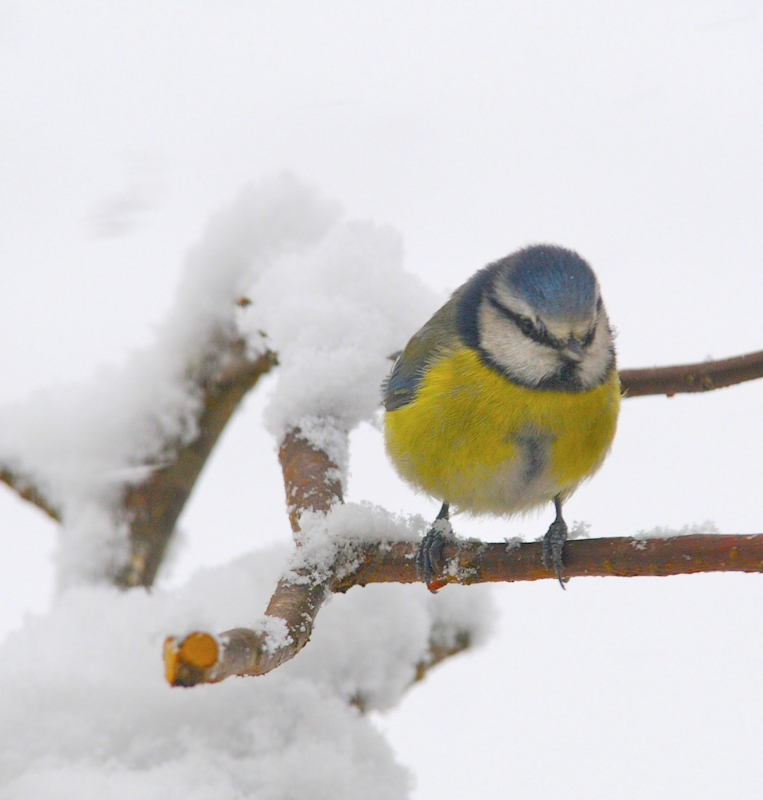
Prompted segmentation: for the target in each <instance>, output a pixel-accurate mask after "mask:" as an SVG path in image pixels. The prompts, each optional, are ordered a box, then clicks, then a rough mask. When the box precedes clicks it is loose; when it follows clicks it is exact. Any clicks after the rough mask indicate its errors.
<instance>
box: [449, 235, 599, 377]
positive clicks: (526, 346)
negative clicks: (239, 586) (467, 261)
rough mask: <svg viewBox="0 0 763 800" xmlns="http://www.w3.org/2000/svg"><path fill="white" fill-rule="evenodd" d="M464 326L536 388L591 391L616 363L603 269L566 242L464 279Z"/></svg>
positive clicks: (476, 343) (488, 356) (496, 362)
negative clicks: (602, 291)
mask: <svg viewBox="0 0 763 800" xmlns="http://www.w3.org/2000/svg"><path fill="white" fill-rule="evenodd" d="M459 326H460V333H461V336H462V338H463V339H464V340H465V341H466V343H467V344H469V345H470V346H472V347H475V348H476V349H477V350H478V351H479V352H480V354H481V355H482V357H483V359H484V360H485V361H486V362H487V363H488V364H489V365H490V366H492V367H493V368H495V369H497V370H499V371H500V372H502V373H504V374H505V375H506V376H507V377H509V378H511V379H512V380H513V381H516V382H517V383H521V384H523V385H525V386H528V387H531V388H537V389H550V390H557V391H572V392H580V391H586V390H588V389H591V388H593V387H594V386H597V385H599V384H600V383H602V382H603V381H604V380H605V379H606V378H607V376H608V375H609V374H610V371H611V370H612V369H613V368H614V364H615V349H614V344H613V341H612V331H611V329H610V326H609V321H608V319H607V314H606V311H605V310H604V305H603V303H602V300H601V294H600V292H599V284H598V281H597V280H596V276H595V275H594V273H593V270H592V269H591V268H590V267H589V266H588V264H587V263H586V262H585V261H584V260H583V259H582V258H581V257H580V256H579V255H578V254H577V253H575V252H573V251H572V250H565V249H564V248H561V247H554V246H551V245H535V246H533V247H528V248H525V249H524V250H519V251H518V252H516V253H513V254H512V255H510V256H507V257H506V258H503V259H501V260H500V261H495V262H493V263H492V264H489V265H488V266H487V267H485V268H484V269H482V270H480V271H479V272H478V273H477V274H476V275H474V277H473V278H472V279H471V280H470V281H468V282H467V283H466V284H465V285H464V287H463V292H462V294H461V297H460V301H459Z"/></svg>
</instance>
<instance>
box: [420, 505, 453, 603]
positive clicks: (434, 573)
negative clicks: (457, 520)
mask: <svg viewBox="0 0 763 800" xmlns="http://www.w3.org/2000/svg"><path fill="white" fill-rule="evenodd" d="M452 538H453V530H452V528H451V527H450V522H449V521H448V520H447V519H438V520H437V521H436V522H435V523H434V525H432V527H431V528H430V529H429V530H428V531H427V533H426V535H425V536H424V538H423V539H422V540H421V544H420V545H419V550H418V553H416V574H417V575H418V577H419V580H422V581H424V583H426V585H427V589H429V591H430V592H432V593H433V594H434V593H436V592H437V591H438V590H439V589H442V587H443V586H445V584H447V583H448V581H447V580H445V579H444V577H443V573H444V568H445V558H444V556H443V548H444V547H445V543H446V542H447V541H449V540H450V539H452Z"/></svg>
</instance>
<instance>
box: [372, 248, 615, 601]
mask: <svg viewBox="0 0 763 800" xmlns="http://www.w3.org/2000/svg"><path fill="white" fill-rule="evenodd" d="M383 393H384V407H385V409H386V412H385V416H384V435H385V444H386V448H387V453H388V454H389V457H390V459H391V461H392V464H393V465H394V467H395V468H396V470H397V472H398V473H399V474H400V475H401V476H402V478H403V479H404V480H406V481H407V482H408V483H410V484H411V485H412V486H413V487H415V488H416V489H418V490H420V491H422V492H425V493H426V494H428V495H430V496H432V497H434V498H437V499H438V500H441V501H442V508H441V510H440V513H439V514H438V517H437V520H436V521H435V524H434V525H433V527H432V529H431V530H430V531H429V533H428V534H427V535H426V536H425V537H424V540H423V541H422V544H421V548H420V550H419V554H418V558H417V566H418V569H419V574H420V576H421V577H422V578H423V580H424V581H425V582H426V583H427V585H428V586H429V587H430V589H432V590H433V591H434V590H435V589H436V588H438V587H439V586H442V585H444V582H445V581H443V580H442V568H443V565H442V547H443V544H444V540H445V539H447V538H448V537H449V536H452V529H451V527H450V521H449V514H450V510H451V507H452V508H453V509H455V510H456V511H458V512H467V513H472V514H497V515H513V514H517V513H521V512H525V511H529V510H531V509H534V508H537V507H538V506H540V505H542V504H545V503H550V502H553V503H554V504H555V508H556V519H555V520H554V522H553V524H552V525H551V527H550V528H549V530H548V533H546V536H545V538H544V544H543V561H544V564H545V565H546V568H547V569H549V570H553V571H554V572H555V573H556V576H557V578H558V579H559V581H560V583H562V586H564V583H563V579H562V569H563V558H562V555H563V547H564V543H565V541H566V539H567V526H566V524H565V522H564V519H563V517H562V504H563V503H564V501H565V500H566V499H567V498H568V497H569V496H570V495H571V494H572V493H573V492H574V491H575V489H576V488H577V487H578V486H579V485H580V484H581V482H583V481H584V480H585V479H587V478H589V477H590V476H591V475H593V473H594V472H596V470H597V469H598V468H599V467H600V466H601V464H602V462H603V460H604V458H605V456H606V455H607V452H608V451H609V448H610V446H611V444H612V439H613V437H614V434H615V428H616V426H617V415H618V411H619V408H620V396H621V391H620V381H619V377H618V373H617V368H616V364H615V347H614V342H613V335H612V329H611V328H610V325H609V321H608V319H607V314H606V311H605V310H604V304H603V303H602V299H601V293H600V291H599V284H598V281H597V280H596V276H595V275H594V273H593V270H592V269H591V267H590V266H589V265H588V264H587V263H586V261H584V260H583V259H582V258H581V257H580V256H579V255H578V254H577V253H575V252H573V251H571V250H566V249H564V248H561V247H555V246H552V245H536V246H533V247H527V248H525V249H523V250H519V251H517V252H516V253H512V254H511V255H509V256H507V257H506V258H502V259H500V260H499V261H495V262H493V263H491V264H488V266H486V267H484V268H483V269H481V270H479V271H478V272H477V273H475V274H474V275H473V276H472V277H471V278H470V279H469V280H468V281H467V282H466V283H465V284H464V285H463V286H461V287H460V288H459V289H457V290H456V291H455V292H454V293H453V295H452V296H451V298H450V299H449V300H448V302H447V303H445V305H444V306H443V307H442V308H441V309H440V310H439V311H437V312H436V313H435V315H434V316H433V317H432V318H431V319H430V320H429V321H428V322H427V323H426V324H425V325H424V327H423V328H421V330H419V331H418V332H417V333H416V334H415V335H414V336H413V338H412V339H411V340H410V342H408V344H407V346H406V347H405V349H404V350H403V352H402V353H401V354H400V356H399V357H398V359H397V361H396V362H395V365H394V367H393V369H392V372H391V374H390V376H389V378H388V379H387V381H386V382H385V384H384V387H383Z"/></svg>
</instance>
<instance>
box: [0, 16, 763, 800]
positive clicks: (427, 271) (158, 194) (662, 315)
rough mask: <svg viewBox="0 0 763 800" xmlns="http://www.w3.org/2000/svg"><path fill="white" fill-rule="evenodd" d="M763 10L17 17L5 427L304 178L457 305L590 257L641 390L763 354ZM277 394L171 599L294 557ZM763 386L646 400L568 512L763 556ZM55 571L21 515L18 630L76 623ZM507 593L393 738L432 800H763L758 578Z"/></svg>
mask: <svg viewBox="0 0 763 800" xmlns="http://www.w3.org/2000/svg"><path fill="white" fill-rule="evenodd" d="M761 5H762V4H761V3H760V2H730V1H729V0H725V2H709V1H708V2H695V3H685V2H669V3H667V2H664V1H663V2H648V3H639V4H635V3H633V4H627V7H626V4H612V3H604V2H598V3H595V2H575V3H562V2H547V1H545V2H532V3H521V4H520V3H505V2H502V3H499V2H496V3H486V2H482V3H469V4H467V3H448V2H437V3H434V2H427V3H424V2H421V3H416V2H408V3H397V2H392V1H390V0H388V2H384V3H352V2H347V3H335V2H323V3H301V2H296V3H290V4H276V3H254V2H233V1H232V0H231V2H223V1H222V0H220V1H219V2H207V3H202V2H190V1H189V2H184V3H178V2H151V3H148V2H146V3H143V2H135V3H130V4H122V5H121V6H117V4H103V3H96V2H82V3H68V2H64V3H36V2H25V3H18V2H0V211H1V212H2V213H0V271H1V273H0V274H1V275H2V288H3V291H2V292H0V337H1V339H2V341H3V342H4V343H5V346H4V347H3V348H2V349H0V374H2V375H3V376H4V380H3V382H2V386H0V400H3V401H7V400H18V399H21V398H23V397H24V396H25V395H27V394H28V393H29V392H30V391H32V390H33V389H36V388H40V387H45V386H49V385H51V384H55V383H56V382H63V381H68V380H70V379H85V378H88V377H90V376H91V375H92V374H93V373H94V371H95V370H96V369H97V368H98V367H99V365H102V364H105V363H113V362H120V361H121V360H123V359H124V358H125V356H126V355H127V354H128V353H129V352H130V351H131V350H133V349H134V348H135V347H136V346H142V345H145V344H147V343H149V342H150V341H151V339H152V335H153V330H154V328H155V326H156V325H157V324H159V323H160V322H161V320H162V319H163V317H164V315H165V313H166V312H167V310H168V309H169V307H170V306H171V304H172V301H173V297H174V292H175V287H176V283H177V280H178V275H179V269H180V266H181V263H182V259H183V256H184V254H185V252H186V250H187V248H188V247H189V246H190V245H191V244H192V243H193V242H194V241H196V240H197V239H198V238H199V236H200V234H201V231H202V229H203V226H204V223H205V221H206V219H207V218H208V216H209V215H210V214H211V213H213V212H214V211H215V210H216V209H217V208H218V207H219V206H220V205H221V204H223V203H226V202H228V201H229V200H230V199H231V198H232V197H233V196H234V195H235V194H236V193H237V191H238V190H239V189H240V187H241V186H242V185H243V184H245V183H247V182H248V181H250V180H252V179H256V178H259V177H260V176H262V175H263V174H267V173H273V172H276V171H280V170H281V169H283V168H289V169H291V170H293V171H294V172H295V173H296V174H297V175H299V176H300V177H301V178H303V179H306V180H308V181H312V182H314V183H316V184H317V185H318V186H319V187H320V188H321V189H322V190H323V192H324V193H325V194H327V195H328V196H331V197H336V198H338V199H339V200H341V201H342V203H343V204H344V206H345V208H346V210H347V213H348V215H349V216H351V217H360V218H370V219H373V220H374V221H375V222H377V223H385V224H390V225H392V226H394V227H395V228H397V229H398V230H399V231H400V232H401V233H402V236H403V238H404V242H405V247H406V253H407V255H406V262H407V266H408V269H410V270H411V271H412V272H414V273H416V274H418V275H420V276H421V277H422V279H424V280H425V281H426V282H427V283H428V284H429V285H431V286H432V287H434V288H436V289H438V290H441V291H443V292H445V291H449V290H451V289H453V288H455V287H456V286H457V285H459V284H460V283H461V282H463V280H465V279H466V278H467V277H468V276H469V275H470V274H471V273H472V272H473V271H474V270H475V269H477V268H478V267H480V266H482V265H484V264H485V263H486V262H487V261H489V260H492V259H495V258H497V257H500V256H502V255H505V254H507V253H508V252H510V251H511V250H514V249H516V248H517V247H519V246H521V245H525V244H528V243H531V242H538V241H552V242H555V243H559V244H563V245H565V246H568V247H572V248H575V249H577V250H578V251H579V252H580V253H581V254H582V255H583V256H584V257H586V258H587V259H588V260H589V261H590V262H591V263H592V265H593V266H594V268H595V269H596V271H597V273H598V275H599V277H600V281H601V283H602V287H603V292H604V296H605V300H606V302H607V306H608V310H609V314H610V317H611V319H612V320H613V322H614V323H615V325H616V327H617V328H618V330H619V338H618V347H619V353H620V363H621V365H622V366H624V367H631V366H634V367H635V366H647V365H651V364H670V363H678V362H685V361H695V360H701V359H703V358H705V357H707V356H713V357H724V356H729V355H735V354H739V353H743V352H747V351H750V350H757V349H760V348H761V347H763V342H762V341H761V340H762V338H763V337H762V336H761V333H762V332H763V325H762V324H761V315H760V303H761V300H760V298H761V292H762V290H763V239H762V238H761V222H762V221H763V218H762V215H761V212H763V151H762V150H761V147H760V142H761V141H763V111H761V107H762V103H761V95H762V92H761V90H762V89H763V13H762V12H763V9H762V8H761ZM423 321H424V319H423V317H422V322H423ZM412 332H413V331H410V332H409V333H412ZM268 383H270V380H269V381H266V382H265V384H264V387H262V388H260V389H259V390H258V393H257V394H256V395H255V396H253V397H251V398H249V400H248V401H247V403H246V407H245V409H244V410H243V411H242V412H241V413H239V415H238V416H237V417H236V418H235V420H234V422H233V424H232V425H231V426H230V429H229V430H228V431H227V432H226V435H225V437H224V440H223V441H222V443H221V445H220V446H219V448H218V451H217V452H216V453H215V456H214V458H213V460H212V462H211V463H210V465H209V468H208V469H207V471H206V473H205V475H204V477H203V479H202V481H201V484H200V486H199V488H198V491H197V494H196V496H195V497H194V499H193V501H192V503H191V505H190V507H189V509H188V510H187V512H186V514H185V515H184V517H183V518H182V520H181V525H182V528H183V531H184V543H183V545H182V547H179V548H178V552H177V553H176V558H175V564H174V572H173V573H172V574H171V575H169V576H168V577H166V578H165V584H166V585H170V584H180V583H183V582H184V581H185V580H186V579H187V577H188V576H189V575H190V574H191V573H192V572H193V570H194V569H195V568H196V567H197V566H199V565H201V564H216V563H223V562H225V561H227V560H229V559H230V558H231V557H232V556H233V555H236V554H238V553H241V552H245V551H248V550H250V549H252V548H255V547H259V546H262V545H264V544H266V543H269V542H273V541H280V542H284V541H288V537H289V533H288V527H287V522H286V518H285V514H284V513H283V508H282V499H281V498H282V488H281V484H280V475H279V471H278V467H277V464H276V461H275V456H274V454H273V445H272V442H271V440H270V438H269V437H268V436H267V434H265V433H264V432H263V431H262V430H261V426H260V422H259V414H260V411H261V409H262V406H263V404H264V397H263V395H264V393H265V391H266V388H267V385H268ZM761 384H763V382H758V384H748V385H747V386H742V387H735V388H732V389H728V390H724V391H721V392H718V393H714V394H712V395H709V396H705V397H696V396H695V397H682V398H674V399H672V400H670V401H668V400H665V399H662V398H653V399H634V400H630V401H627V402H626V403H625V404H624V407H623V413H622V417H621V426H620V431H619V433H618V437H617V440H616V443H615V447H614V450H613V453H612V455H611V457H610V459H609V460H608V462H607V464H606V465H605V467H604V468H603V470H602V471H601V473H600V474H599V475H598V476H597V477H596V478H595V480H594V481H593V482H592V483H591V484H590V485H588V486H586V487H584V488H583V489H582V490H581V491H580V492H579V493H578V494H577V495H576V496H575V498H574V499H573V500H572V501H571V502H570V503H569V505H568V509H569V510H568V518H569V519H570V520H575V519H578V520H586V521H587V522H589V523H591V525H592V529H591V533H592V535H594V536H597V535H601V536H604V535H610V534H630V533H633V532H635V531H637V530H639V529H648V528H651V527H654V526H656V525H661V526H672V527H681V526H682V525H684V524H687V523H702V522H703V521H704V520H712V521H714V522H715V524H716V525H717V526H718V528H719V530H721V531H722V532H728V533H731V532H741V533H747V532H760V531H761V514H760V499H759V498H760V480H761V477H762V476H763V470H762V469H761V466H760V427H761V426H760V422H759V419H760V408H761V407H762V403H763V385H761ZM354 444H355V447H354V450H353V462H352V465H351V467H352V477H351V483H350V487H349V495H350V498H351V499H370V500H373V501H374V502H379V503H381V504H382V505H385V506H387V507H388V508H390V509H392V510H395V511H397V510H405V511H406V512H420V513H423V514H425V515H428V516H432V515H433V514H434V513H435V512H436V504H435V503H434V502H431V501H427V500H426V499H424V498H420V497H416V496H414V495H412V494H411V493H410V492H409V491H408V490H407V489H406V488H405V487H403V486H402V485H401V484H400V483H399V481H398V480H397V479H396V478H395V477H394V475H393V473H392V470H391V468H389V466H388V465H387V464H386V461H385V459H384V456H383V452H382V448H381V443H380V440H379V436H378V434H377V433H376V432H374V431H373V430H372V429H371V428H370V427H368V426H366V427H363V428H361V429H360V430H359V431H358V432H357V435H356V437H355V440H354ZM549 521H550V512H549V513H545V514H543V515H542V516H539V517H531V518H528V519H525V520H519V521H513V522H511V523H506V522H499V523H496V522H494V521H493V522H488V523H482V522H477V521H473V520H462V521H459V524H458V529H459V531H460V532H461V533H463V534H467V535H479V536H484V537H485V538H493V539H500V538H503V537H504V536H512V535H516V534H523V535H524V536H526V537H527V538H535V537H537V536H540V535H542V534H543V532H544V531H545V529H546V527H547V525H548V522H549ZM53 549H54V529H53V527H52V526H51V525H48V523H47V522H46V521H45V520H44V519H41V518H40V515H39V514H37V513H36V512H35V511H34V509H30V508H27V507H26V506H25V505H23V504H22V503H20V502H19V501H16V500H15V498H14V497H13V496H12V495H11V494H10V492H2V493H0V581H1V582H2V583H1V584H0V585H1V586H2V589H0V592H1V597H2V602H1V603H0V631H2V632H4V631H7V630H10V629H11V628H13V627H17V626H18V625H19V624H20V623H21V621H22V614H23V613H24V611H25V610H32V611H35V612H41V611H44V609H45V608H46V607H47V604H48V603H49V602H50V599H51V592H52V583H53V571H52V566H51V561H50V556H51V553H52V552H53ZM445 591H447V589H446V590H445ZM494 595H495V598H496V602H497V604H498V605H499V607H500V609H501V612H502V613H501V617H500V619H499V620H498V621H497V623H496V628H497V630H496V634H495V636H494V638H493V640H492V641H491V642H490V644H489V645H488V646H487V647H485V648H483V649H482V650H480V651H478V652H475V653H474V654H473V655H470V656H466V657H462V658H460V659H457V660H454V661H453V662H452V663H449V664H447V665H445V666H443V667H441V668H440V669H439V670H437V671H436V672H434V673H433V674H432V675H431V676H430V677H429V678H428V679H427V681H426V682H425V683H424V684H422V685H421V686H419V687H416V688H415V689H414V690H413V691H412V692H411V693H410V694H409V695H408V697H407V698H406V699H405V700H404V701H403V703H402V704H401V706H400V707H399V708H398V709H396V710H395V711H394V712H391V713H389V714H387V715H385V716H383V717H380V718H379V725H380V726H381V727H382V728H383V729H385V730H386V731H387V732H388V735H389V737H390V740H391V741H392V743H393V745H394V746H395V748H396V749H397V752H398V755H399V758H400V759H401V760H402V761H403V762H404V763H406V764H408V765H410V766H411V767H412V769H413V771H414V772H415V773H416V775H417V778H418V789H417V792H416V793H415V797H416V798H417V800H428V798H434V797H437V798H440V799H443V798H451V797H452V798H455V797H462V796H464V795H465V794H468V795H473V796H481V797H486V798H493V797H495V798H499V797H501V798H503V797H506V796H514V795H516V796H518V797H524V798H529V797H548V796H550V795H551V794H552V793H554V794H560V793H562V792H564V794H565V796H566V797H568V798H576V797H586V798H598V797H602V798H604V797H611V796H613V795H615V794H616V795H617V796H618V797H643V796H645V794H647V793H649V794H650V795H651V796H654V797H671V798H673V797H689V796H692V797H720V796H734V797H753V796H757V794H758V792H759V781H758V768H757V764H758V762H759V758H758V756H757V753H758V750H759V747H757V745H758V744H759V742H760V739H761V735H762V734H763V722H761V720H762V719H763V715H762V714H761V712H762V711H763V690H762V689H761V687H760V683H759V681H756V680H754V677H755V676H756V675H757V670H758V667H759V665H760V663H761V657H762V656H763V643H762V642H761V635H760V622H759V621H760V613H759V610H760V608H761V605H762V604H761V600H763V584H761V581H760V580H759V579H758V577H757V576H696V577H689V578H673V579H667V580H656V579H655V580H649V579H639V580H635V581H626V580H614V579H609V580H593V579H592V580H588V581H584V580H576V581H574V582H572V583H571V584H570V586H569V589H568V591H567V592H565V593H562V592H561V591H560V590H559V588H558V586H556V585H555V584H554V582H552V581H547V582H542V583H539V584H536V585H524V586H523V585H519V586H502V587H496V589H495V591H494ZM157 659H158V654H157ZM168 691H169V690H168ZM613 787H616V788H613Z"/></svg>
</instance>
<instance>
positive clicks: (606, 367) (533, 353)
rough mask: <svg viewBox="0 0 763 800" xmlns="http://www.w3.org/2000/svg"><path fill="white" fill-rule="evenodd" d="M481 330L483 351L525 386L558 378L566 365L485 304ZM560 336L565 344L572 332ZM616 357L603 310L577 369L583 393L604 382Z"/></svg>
mask: <svg viewBox="0 0 763 800" xmlns="http://www.w3.org/2000/svg"><path fill="white" fill-rule="evenodd" d="M514 308H516V303H515V304H514ZM512 310H513V309H512ZM478 326H479V330H480V346H481V348H482V350H484V352H485V353H487V355H488V356H490V358H491V359H492V360H493V361H494V362H495V363H496V364H497V365H498V366H499V367H500V368H501V369H503V370H504V371H505V372H506V373H507V374H508V375H509V376H511V377H512V378H514V379H515V380H517V381H518V382H520V383H523V384H524V385H526V386H538V385H539V384H541V383H543V381H545V380H549V379H551V378H553V377H555V376H556V375H558V374H559V370H560V368H561V366H562V365H563V359H562V357H561V355H560V353H559V351H557V350H554V349H553V348H551V347H547V346H546V345H543V344H540V343H539V342H536V341H535V340H533V339H531V338H530V337H529V336H525V335H524V334H523V333H522V331H520V330H519V328H517V326H516V325H515V324H514V323H513V322H512V321H511V320H509V319H507V318H506V317H505V316H504V315H503V314H501V312H500V311H499V310H498V309H496V308H495V307H494V306H493V305H492V304H491V303H488V302H484V303H482V305H481V306H480V310H479V319H478ZM559 333H560V336H559V338H560V339H561V340H562V341H565V340H566V339H567V338H568V337H569V336H570V335H571V333H572V330H571V329H570V328H569V327H566V328H564V329H561V328H560V329H559ZM613 353H614V346H613V343H612V335H611V334H610V332H609V322H608V320H607V315H606V312H605V311H604V309H602V310H601V312H600V314H599V319H598V321H597V323H596V335H595V336H594V338H593V341H592V342H591V344H590V345H589V346H588V347H587V348H586V349H585V355H584V357H583V359H582V361H581V362H580V364H579V365H578V368H577V375H578V378H579V380H580V386H581V387H582V388H583V389H593V388H594V387H595V386H598V385H599V384H601V383H602V381H603V380H605V378H606V377H607V375H608V374H609V371H610V369H611V368H612V365H613Z"/></svg>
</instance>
